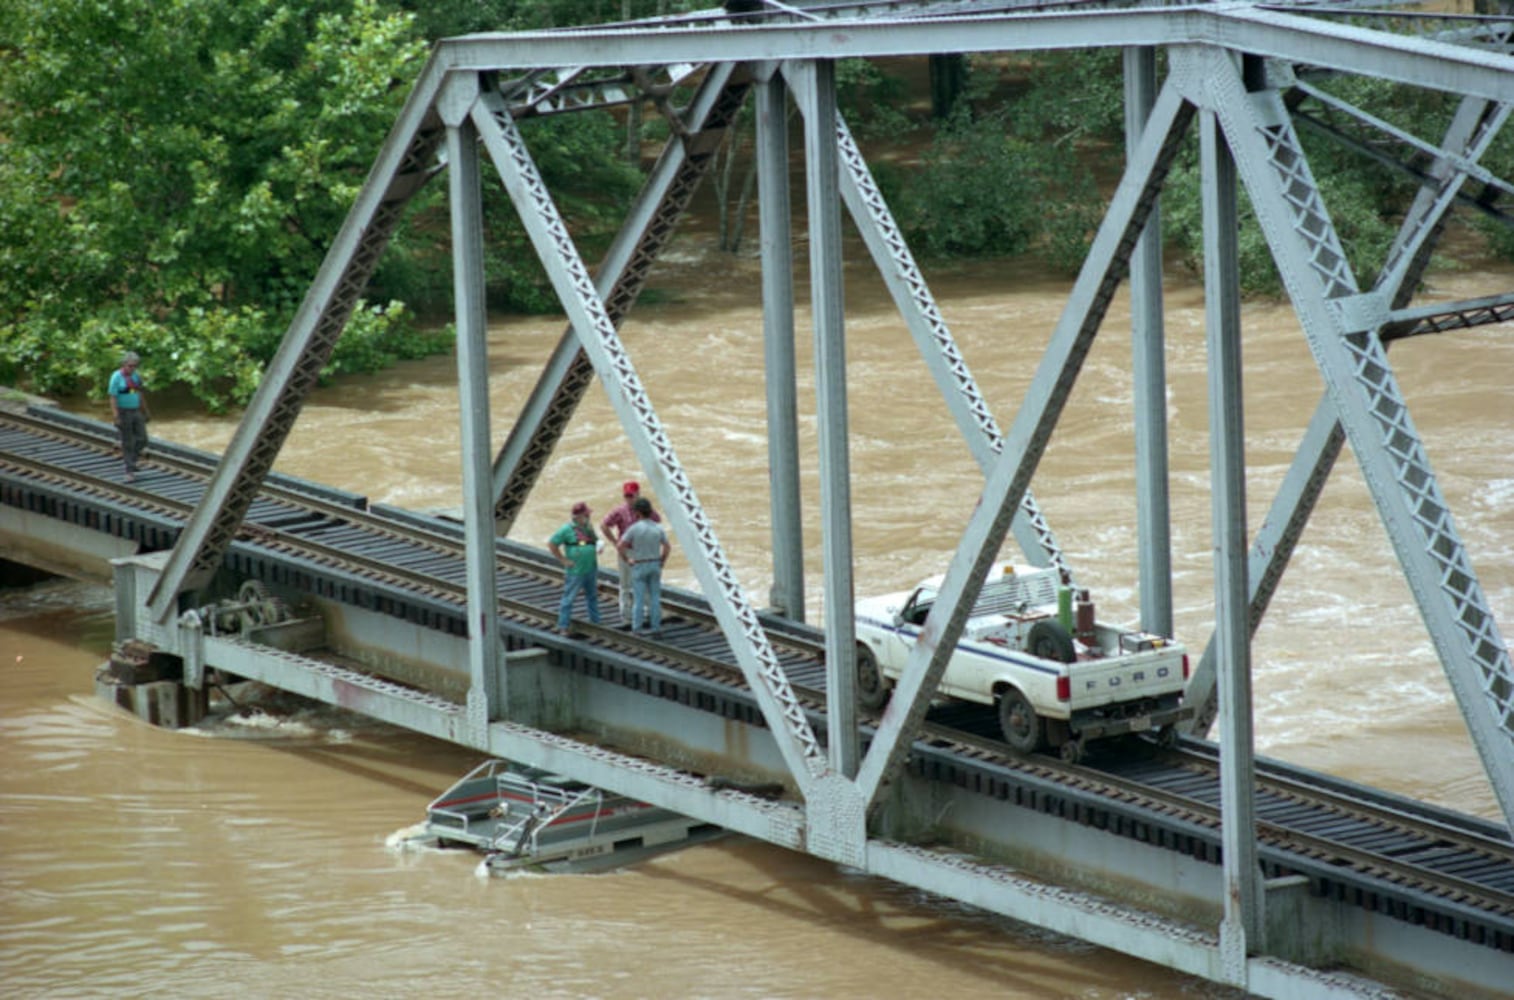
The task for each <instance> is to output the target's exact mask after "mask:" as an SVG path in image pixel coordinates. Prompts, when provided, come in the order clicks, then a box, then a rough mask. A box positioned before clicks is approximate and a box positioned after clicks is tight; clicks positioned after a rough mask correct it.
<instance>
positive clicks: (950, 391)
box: [781, 62, 1072, 580]
mask: <svg viewBox="0 0 1514 1000" xmlns="http://www.w3.org/2000/svg"><path fill="white" fill-rule="evenodd" d="M797 69H798V64H796V63H794V62H785V63H783V64H782V67H781V71H782V74H783V76H784V78H785V79H786V80H787V81H788V82H789V86H790V88H791V89H792V90H793V91H794V94H795V96H796V97H800V98H804V97H805V96H806V95H807V93H808V91H809V89H810V85H809V83H808V80H807V78H806V76H805V74H803V73H801V72H797ZM807 104H808V101H807V100H803V99H801V100H800V101H798V105H799V108H800V110H801V111H803V110H804V108H805V107H806V106H807ZM836 146H837V151H838V153H839V157H840V166H841V170H840V178H839V179H840V186H841V197H842V200H843V201H844V202H845V204H846V208H847V212H848V213H849V214H850V215H851V217H852V221H853V222H854V223H855V224H856V226H857V231H858V232H859V233H860V234H861V236H862V240H863V242H864V243H865V244H866V245H867V249H868V252H869V253H870V254H871V255H872V257H873V263H874V265H875V266H876V267H877V268H878V273H879V274H880V275H881V276H882V278H883V281H884V284H885V285H887V286H888V290H889V294H890V295H891V296H892V297H893V299H894V306H895V308H897V309H898V310H899V315H900V316H901V317H902V318H903V319H904V322H905V325H906V326H907V327H908V328H909V332H910V336H911V337H912V338H913V339H914V341H915V346H916V348H917V349H918V350H919V351H920V356H921V357H922V358H923V359H924V361H925V365H926V368H927V369H928V370H929V371H930V374H931V377H932V378H933V379H934V380H935V382H936V386H937V388H938V389H939V390H940V392H941V398H942V399H943V400H945V402H946V406H947V410H948V411H949V412H950V413H951V415H952V418H953V419H954V420H955V421H956V424H957V427H958V429H959V430H960V431H961V434H962V438H963V441H964V442H966V444H967V448H968V451H969V452H970V453H971V454H972V456H973V460H974V461H976V462H977V463H978V466H979V468H981V469H982V470H983V472H984V474H985V475H987V473H988V470H989V469H990V468H991V467H992V465H993V462H994V459H996V458H997V457H998V456H999V453H1000V452H1001V451H1003V449H1004V435H1003V434H1002V433H1001V432H1000V430H999V423H998V421H997V420H995V419H994V415H993V413H992V412H991V410H990V409H989V405H988V401H987V400H986V399H984V398H983V393H982V391H981V390H980V389H979V388H978V383H977V380H976V379H974V378H973V375H972V372H971V371H970V370H969V369H968V367H967V362H966V360H964V359H963V357H962V352H961V351H960V350H959V349H958V347H957V342H956V339H955V338H954V337H953V336H952V332H951V328H950V327H949V326H948V325H947V322H946V318H945V317H944V316H943V315H942V314H941V310H940V308H939V307H938V306H937V304H936V299H935V297H934V296H933V295H932V294H931V291H930V286H929V285H928V284H926V281H925V276H924V275H923V274H921V273H920V268H919V265H918V264H917V263H916V262H915V257H914V254H912V253H911V252H910V249H909V244H908V243H907V242H905V239H904V234H903V232H901V231H900V229H899V224H898V222H897V221H896V220H895V219H894V216H893V213H892V212H890V211H889V208H888V204H887V203H886V202H885V201H884V200H883V193H882V192H881V191H880V190H878V185H877V182H876V181H874V179H873V175H872V171H870V170H869V169H868V166H867V161H866V160H865V159H864V158H863V156H862V150H861V149H859V148H858V147H857V142H856V140H855V139H854V138H853V137H852V131H851V129H850V128H848V127H847V124H846V122H845V121H844V120H843V119H842V118H841V117H840V116H839V115H838V116H837V119H836ZM1012 527H1013V530H1014V533H1015V540H1016V541H1017V542H1018V543H1019V546H1020V549H1021V551H1023V552H1024V553H1025V556H1026V558H1027V559H1029V560H1030V562H1031V563H1033V564H1034V565H1037V566H1055V567H1056V568H1057V569H1058V570H1060V571H1061V573H1062V575H1063V577H1064V578H1065V579H1069V580H1070V579H1071V576H1072V571H1071V569H1070V567H1068V565H1067V562H1066V560H1065V558H1064V557H1063V553H1062V547H1061V545H1059V544H1058V542H1057V539H1056V536H1055V535H1054V534H1053V533H1052V530H1051V526H1050V525H1049V524H1048V523H1047V520H1046V518H1045V516H1044V515H1043V514H1042V512H1041V508H1040V506H1039V505H1038V504H1037V503H1036V499H1035V496H1034V494H1033V493H1031V492H1030V491H1028V490H1027V491H1026V493H1025V499H1024V500H1022V501H1021V503H1020V509H1019V510H1018V511H1016V512H1015V519H1014V521H1013V523H1012Z"/></svg>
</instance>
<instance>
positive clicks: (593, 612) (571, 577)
mask: <svg viewBox="0 0 1514 1000" xmlns="http://www.w3.org/2000/svg"><path fill="white" fill-rule="evenodd" d="M596 576H597V574H595V573H569V574H568V575H567V576H566V577H564V578H563V588H562V603H561V604H560V605H558V607H557V627H558V628H563V629H565V628H567V627H568V618H569V617H571V616H572V614H573V595H574V594H577V593H578V592H579V591H583V595H584V606H585V607H587V608H588V609H589V621H591V622H593V623H594V624H595V625H598V624H599V588H598V587H597V586H596V579H595V578H596Z"/></svg>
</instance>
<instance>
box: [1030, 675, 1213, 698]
mask: <svg viewBox="0 0 1514 1000" xmlns="http://www.w3.org/2000/svg"><path fill="white" fill-rule="evenodd" d="M1185 676H1186V675H1185ZM1071 700H1072V678H1071V677H1068V676H1067V675H1066V674H1063V675H1062V676H1061V677H1058V678H1057V701H1071Z"/></svg>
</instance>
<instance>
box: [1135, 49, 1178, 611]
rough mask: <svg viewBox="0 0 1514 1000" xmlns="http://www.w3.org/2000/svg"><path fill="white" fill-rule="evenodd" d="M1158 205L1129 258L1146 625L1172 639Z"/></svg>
mask: <svg viewBox="0 0 1514 1000" xmlns="http://www.w3.org/2000/svg"><path fill="white" fill-rule="evenodd" d="M1124 59H1125V146H1126V148H1127V149H1135V148H1136V146H1138V145H1139V144H1140V141H1141V133H1142V132H1143V131H1144V130H1145V128H1146V119H1147V118H1148V117H1150V115H1151V109H1152V106H1153V105H1154V104H1155V103H1156V92H1157V78H1156V50H1155V49H1151V48H1128V49H1126V50H1125V51H1124ZM1161 211H1162V210H1161V207H1160V206H1159V205H1156V206H1153V207H1152V209H1151V216H1150V217H1149V218H1148V219H1147V220H1146V226H1145V228H1144V229H1142V230H1141V235H1140V238H1139V239H1138V240H1137V241H1136V245H1135V249H1134V250H1133V251H1132V253H1131V255H1130V320H1131V337H1130V339H1131V362H1132V363H1131V382H1132V390H1133V409H1134V416H1135V481H1136V539H1137V546H1138V550H1139V559H1138V564H1137V570H1138V572H1139V574H1140V591H1141V628H1143V629H1145V630H1146V631H1147V632H1152V633H1155V634H1157V635H1165V636H1171V635H1172V634H1173V625H1172V513H1171V507H1170V505H1169V502H1168V493H1167V364H1166V360H1165V358H1164V356H1163V351H1164V349H1165V346H1166V331H1165V329H1164V327H1163V323H1162V305H1163V304H1162V216H1161Z"/></svg>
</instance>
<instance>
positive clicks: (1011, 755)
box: [0, 410, 1514, 947]
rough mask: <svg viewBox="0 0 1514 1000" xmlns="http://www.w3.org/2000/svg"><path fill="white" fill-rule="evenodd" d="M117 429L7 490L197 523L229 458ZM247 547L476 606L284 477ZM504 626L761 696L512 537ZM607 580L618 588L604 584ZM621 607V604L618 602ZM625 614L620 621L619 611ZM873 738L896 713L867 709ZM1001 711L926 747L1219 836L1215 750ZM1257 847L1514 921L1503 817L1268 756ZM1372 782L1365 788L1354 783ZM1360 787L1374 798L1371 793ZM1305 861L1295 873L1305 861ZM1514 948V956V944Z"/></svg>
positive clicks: (670, 602)
mask: <svg viewBox="0 0 1514 1000" xmlns="http://www.w3.org/2000/svg"><path fill="white" fill-rule="evenodd" d="M115 447H116V446H115V439H114V435H113V434H112V433H111V428H109V427H107V426H105V425H99V424H95V423H93V422H90V421H83V420H80V419H79V418H68V417H66V416H64V417H62V418H60V417H58V416H45V415H34V414H31V413H16V412H12V411H9V410H0V483H3V482H4V481H5V480H6V479H7V478H14V479H16V480H18V481H20V480H26V481H29V482H31V483H35V484H44V485H47V486H49V487H52V488H56V489H61V490H67V491H69V492H70V493H71V494H74V495H78V496H83V497H88V498H90V499H91V500H93V501H95V502H98V503H101V504H109V505H113V506H120V507H123V508H129V509H132V510H136V511H140V512H142V513H143V514H145V515H149V516H152V517H156V518H159V519H165V520H169V521H174V522H177V523H178V524H182V523H183V522H184V521H185V520H187V518H188V517H189V514H190V512H191V511H192V510H193V509H194V506H195V504H196V503H197V502H198V499H199V496H200V495H202V494H203V492H204V484H205V482H206V481H207V479H208V477H209V476H210V475H211V473H212V472H213V471H214V464H215V459H214V458H213V457H212V456H209V455H205V454H203V453H200V452H195V451H192V450H190V449H185V448H178V447H175V446H172V445H155V446H154V448H153V449H152V450H151V451H150V453H149V455H148V457H147V460H146V462H145V463H144V467H143V469H142V470H141V471H139V475H138V478H137V481H136V483H133V484H127V483H123V482H120V481H117V480H116V479H115V478H114V477H113V475H112V474H111V473H110V471H108V470H114V469H116V468H118V464H117V459H116V457H115V454H116V452H115ZM237 541H238V542H239V543H241V544H245V545H251V546H256V547H257V548H259V549H261V550H263V551H265V552H267V553H269V554H271V555H275V556H280V557H284V558H289V559H297V560H299V561H300V562H301V563H302V564H309V565H315V566H319V567H322V568H324V569H325V570H326V571H329V572H330V573H333V574H340V575H345V576H351V577H355V578H360V579H362V580H366V581H368V582H369V583H371V584H373V585H376V586H379V587H383V588H387V589H388V590H390V591H393V592H397V593H402V594H408V595H415V596H417V597H421V598H425V599H426V600H429V601H432V602H438V603H441V604H443V605H446V606H449V607H451V608H454V609H455V610H456V611H457V612H458V614H459V615H460V614H461V613H462V612H463V610H464V609H465V607H466V602H467V590H466V584H465V578H466V574H465V569H464V556H465V543H464V538H463V534H462V528H461V526H460V525H457V524H455V523H452V522H446V521H444V520H441V519H435V518H426V517H421V516H417V515H413V514H407V513H405V512H401V511H389V510H386V509H377V510H375V509H371V508H369V507H368V505H367V503H366V501H364V500H363V499H362V498H360V497H355V496H353V495H350V494H345V493H341V492H340V491H333V490H329V489H327V488H324V487H318V486H316V485H315V484H307V483H301V482H299V481H296V480H289V479H288V478H287V477H279V476H273V477H270V478H269V481H268V482H267V483H265V485H264V488H263V490H262V492H261V493H260V496H259V498H258V500H257V502H255V503H254V505H253V507H252V508H251V509H250V510H249V512H248V519H247V521H246V522H245V523H244V524H243V526H242V528H241V529H240V531H239V533H238V539H237ZM495 555H496V569H497V573H498V589H499V615H500V618H501V619H502V620H503V621H504V622H506V623H508V625H512V626H514V627H515V628H516V629H518V630H522V631H525V632H526V633H528V634H531V635H532V636H533V641H535V642H538V643H539V644H542V645H547V646H554V645H556V646H562V647H566V646H569V645H571V646H572V647H573V648H575V649H579V650H581V651H582V650H583V647H585V646H587V647H591V648H592V650H593V651H595V652H596V653H598V654H617V655H620V656H623V657H629V658H633V659H635V660H636V661H638V662H640V663H644V664H649V665H650V664H655V665H658V666H661V667H665V668H668V669H669V670H674V671H677V672H679V673H680V674H682V675H685V676H688V677H691V678H692V677H697V678H700V679H703V680H705V681H713V682H716V683H718V684H721V685H725V686H728V687H730V688H731V689H732V690H733V691H745V689H746V681H745V677H744V675H743V674H742V673H741V671H740V669H739V667H738V666H737V665H736V663H735V657H734V655H733V654H732V653H731V650H730V647H729V644H728V642H727V640H726V639H725V637H724V634H723V633H722V632H721V631H720V629H719V626H718V624H717V622H716V620H715V618H714V616H713V614H712V613H711V612H710V611H709V609H708V607H707V606H706V605H705V604H704V602H703V601H702V600H701V599H700V598H699V597H698V595H694V594H689V593H686V592H681V591H678V590H676V589H673V588H669V589H667V590H665V591H664V604H665V618H664V635H663V637H662V639H661V640H658V641H653V640H650V639H647V638H643V637H640V636H636V635H632V634H631V633H629V632H626V631H623V630H621V629H618V628H615V627H614V626H613V625H608V624H607V625H600V626H595V625H589V624H586V623H577V624H576V625H575V628H576V630H577V634H576V636H575V637H574V639H573V640H572V641H571V642H570V641H569V640H563V639H561V638H560V637H557V636H555V635H553V634H552V633H551V627H552V625H554V624H555V619H556V613H557V611H556V609H557V599H558V596H559V594H560V592H561V591H560V588H561V574H560V571H559V570H558V568H557V567H556V565H555V563H553V562H552V561H551V560H550V558H549V557H548V556H547V554H546V553H544V552H542V553H537V552H535V551H534V550H527V549H524V548H523V547H521V546H518V545H516V544H514V543H510V542H506V541H504V540H500V541H499V543H498V544H497V545H496V553H495ZM602 582H603V581H602ZM612 607H613V605H612ZM612 613H613V612H612ZM763 620H764V625H765V626H766V627H767V629H768V633H769V639H770V641H771V642H772V644H773V646H774V651H775V653H776V654H777V655H778V658H779V662H780V663H781V664H783V666H784V668H785V670H786V671H787V673H788V676H789V678H790V683H791V685H792V687H793V689H794V692H795V695H796V697H797V698H798V699H799V700H800V702H801V704H802V705H803V706H804V707H805V708H806V709H807V710H808V711H810V712H811V713H812V717H814V718H817V719H823V713H824V707H825V697H826V696H825V691H824V680H825V673H824V642H823V636H821V635H820V633H818V632H816V631H814V630H813V629H809V628H807V627H805V626H802V625H797V624H795V623H792V622H788V621H786V620H784V619H778V618H772V617H766V616H765V617H764V619H763ZM861 719H862V723H863V725H864V727H865V728H866V730H867V731H871V730H872V729H873V728H874V727H875V726H876V725H877V722H878V717H877V716H874V715H869V714H868V713H866V712H863V713H862V715H861ZM993 719H994V713H993V712H992V711H991V710H984V709H980V708H979V707H977V706H966V705H962V704H951V705H946V706H943V707H942V708H941V710H939V711H933V713H932V715H931V716H930V718H928V719H927V722H926V724H925V727H924V729H923V731H922V733H921V734H920V736H919V741H920V745H922V746H929V747H930V748H931V751H932V752H934V753H943V754H952V755H956V756H957V757H959V758H960V759H962V760H964V761H972V762H976V763H977V764H978V765H981V766H984V767H987V768H992V769H995V770H996V771H998V772H1000V773H1003V774H1007V775H1011V776H1013V777H1014V778H1015V779H1016V780H1035V781H1040V782H1047V783H1050V784H1053V785H1055V786H1058V787H1060V788H1062V789H1065V790H1067V792H1069V793H1071V792H1077V793H1079V794H1083V795H1090V796H1095V797H1097V798H1099V799H1101V800H1103V801H1106V802H1108V803H1111V804H1112V805H1111V808H1114V805H1113V804H1118V808H1121V809H1127V810H1139V811H1143V812H1146V813H1149V814H1151V815H1155V816H1161V817H1166V818H1168V819H1170V820H1174V821H1179V822H1181V823H1183V824H1187V825H1188V826H1189V827H1192V828H1197V829H1199V830H1207V831H1211V832H1213V834H1214V837H1215V839H1217V838H1218V831H1219V824H1220V812H1219V804H1218V800H1219V791H1218V788H1219V779H1218V758H1217V755H1216V752H1215V751H1214V749H1213V747H1211V746H1208V745H1206V744H1200V743H1198V742H1196V741H1185V742H1184V744H1183V745H1182V746H1181V747H1179V748H1175V749H1172V750H1162V749H1160V748H1157V747H1156V746H1154V745H1153V744H1151V743H1149V742H1147V741H1141V740H1133V739H1132V740H1127V741H1126V742H1124V743H1123V744H1118V745H1116V746H1117V747H1118V748H1120V751H1121V752H1120V753H1118V754H1115V755H1111V753H1110V752H1109V748H1106V750H1105V752H1102V753H1096V754H1094V755H1093V757H1092V758H1091V759H1090V760H1089V761H1087V762H1085V764H1083V765H1072V764H1067V763H1065V762H1062V761H1060V760H1054V759H1051V758H1047V757H1040V756H1036V757H1028V758H1027V757H1024V756H1021V755H1019V754H1017V753H1015V752H1014V751H1011V750H1010V749H1009V748H1008V747H1007V746H1006V745H1004V744H1003V743H1002V742H1000V741H999V740H998V739H997V738H996V732H997V730H996V728H995V723H994V721H993ZM1256 786H1257V803H1258V805H1257V817H1258V823H1257V836H1258V840H1259V844H1260V846H1261V847H1262V848H1264V849H1268V850H1270V852H1271V854H1270V856H1271V857H1273V858H1274V859H1281V860H1275V861H1274V863H1273V867H1274V868H1275V869H1278V870H1284V871H1286V870H1289V869H1290V868H1291V867H1299V868H1302V867H1308V866H1309V865H1311V864H1312V865H1313V866H1314V867H1316V868H1324V869H1327V870H1335V871H1339V872H1344V871H1348V870H1349V871H1350V872H1354V873H1356V874H1357V875H1360V876H1363V877H1364V878H1366V879H1369V880H1371V881H1373V882H1376V883H1385V884H1388V885H1392V886H1395V887H1398V888H1400V889H1403V890H1406V891H1409V892H1412V893H1415V894H1420V895H1424V896H1429V897H1433V898H1435V899H1438V900H1441V901H1443V902H1445V903H1446V904H1447V905H1451V906H1454V907H1457V908H1463V909H1471V910H1474V911H1477V912H1479V913H1484V914H1490V915H1494V916H1496V917H1499V918H1503V919H1511V920H1514V844H1511V842H1510V840H1509V838H1508V835H1507V834H1506V833H1504V832H1502V831H1501V830H1500V829H1499V828H1497V827H1495V826H1494V825H1493V824H1486V826H1479V825H1477V824H1475V823H1455V824H1451V823H1448V822H1446V821H1445V820H1444V818H1443V817H1439V816H1434V815H1431V814H1429V811H1425V810H1415V809H1412V808H1407V806H1409V805H1413V804H1403V803H1396V804H1387V803H1385V802H1383V801H1367V800H1365V799H1363V798H1362V797H1361V796H1359V795H1355V794H1351V793H1349V792H1347V791H1346V790H1345V789H1344V783H1334V784H1332V783H1331V782H1328V781H1324V782H1322V781H1321V780H1320V778H1319V776H1313V777H1312V778H1311V779H1310V780H1302V779H1300V778H1299V777H1298V776H1297V774H1295V773H1290V771H1289V769H1287V768H1286V767H1285V766H1282V765H1277V764H1276V763H1272V762H1260V763H1259V767H1258V773H1257V776H1256ZM1353 787H1354V786H1353ZM1358 791H1360V789H1358ZM1290 859H1291V862H1292V864H1290ZM1511 947H1514V945H1511Z"/></svg>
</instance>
